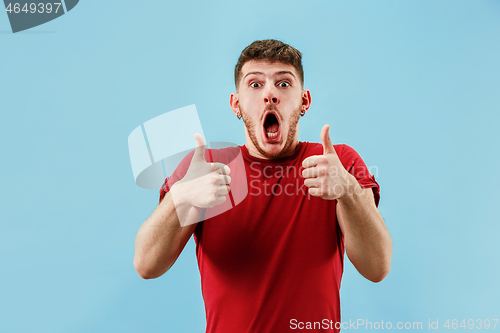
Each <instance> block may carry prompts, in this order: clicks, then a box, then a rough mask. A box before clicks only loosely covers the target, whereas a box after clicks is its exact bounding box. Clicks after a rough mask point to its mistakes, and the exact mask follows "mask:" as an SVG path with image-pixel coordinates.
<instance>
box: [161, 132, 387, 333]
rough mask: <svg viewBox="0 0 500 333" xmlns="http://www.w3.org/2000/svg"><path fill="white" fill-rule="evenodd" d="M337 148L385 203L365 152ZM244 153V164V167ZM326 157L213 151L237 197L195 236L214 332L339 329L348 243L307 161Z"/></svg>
mask: <svg viewBox="0 0 500 333" xmlns="http://www.w3.org/2000/svg"><path fill="white" fill-rule="evenodd" d="M334 148H335V151H336V152H337V154H338V156H339V159H340V161H341V162H342V165H343V166H344V168H345V169H346V170H347V171H348V172H350V173H351V174H352V175H354V176H355V177H356V178H357V180H358V182H359V183H360V185H361V186H362V187H363V188H370V187H371V188H373V192H374V194H375V202H376V204H377V205H378V201H379V198H380V196H379V185H378V184H377V182H376V181H375V178H374V177H373V176H371V175H370V173H369V171H368V169H367V167H366V165H365V163H364V162H363V160H362V159H361V157H360V156H359V155H358V153H356V151H355V150H354V149H352V148H351V147H349V146H347V145H334ZM240 152H241V155H240V156H242V157H243V158H242V159H241V158H240V161H243V163H237V162H236V161H237V160H238V159H237V158H235V156H237V155H239V154H240ZM322 154H323V146H322V145H321V144H319V143H308V142H299V144H298V146H297V149H296V150H295V152H294V154H293V155H292V156H290V157H286V158H282V159H277V160H263V159H258V158H255V157H252V156H250V154H249V153H248V150H247V149H246V147H245V146H239V147H234V148H226V149H221V150H211V151H209V150H207V151H206V154H205V156H206V160H207V161H215V162H222V163H225V164H228V165H229V167H230V168H231V173H230V175H231V179H232V181H231V184H230V185H231V192H230V194H231V193H233V194H234V193H236V195H235V197H230V198H229V199H230V200H226V202H225V203H224V204H222V205H219V206H216V207H214V208H210V209H206V210H205V209H203V210H200V211H201V212H202V213H203V214H205V215H204V217H205V220H204V221H203V222H200V223H198V225H197V227H196V229H195V232H194V240H195V242H196V255H197V259H198V267H199V270H200V275H201V287H202V293H203V299H204V301H205V310H206V316H207V330H206V332H208V333H226V332H227V333H234V332H238V333H244V332H258V333H266V332H269V333H275V332H289V331H291V332H293V331H296V329H299V328H309V327H311V328H313V329H307V331H308V332H316V331H318V332H338V331H339V330H338V329H335V323H336V322H340V297H339V289H340V282H341V278H342V272H343V259H344V241H343V236H342V233H341V230H340V227H339V224H338V222H337V219H336V214H335V208H336V203H337V201H336V200H333V201H330V200H324V199H321V198H318V197H313V196H311V195H309V194H308V191H307V187H306V186H305V185H304V178H302V170H303V168H302V166H301V165H302V161H303V160H304V159H305V158H307V157H309V156H312V155H322ZM191 158H192V153H190V154H189V155H188V156H186V158H184V160H183V161H182V162H181V163H180V165H179V166H178V168H177V169H176V170H175V171H174V173H173V174H172V176H171V177H169V178H167V180H166V181H165V184H164V185H163V187H162V189H161V190H160V200H161V198H163V196H164V195H165V193H166V192H167V191H168V190H169V188H170V187H171V186H172V185H173V184H174V183H175V182H176V181H177V180H179V179H181V178H182V177H184V175H185V173H186V171H187V168H188V167H189V163H190V161H191ZM242 165H244V167H243V166H242ZM235 179H236V181H235ZM242 180H243V181H242ZM245 186H246V189H244V190H241V189H242V188H244V187H245ZM235 187H236V188H239V189H240V191H238V190H237V189H236V191H235ZM238 193H240V195H238ZM241 193H243V194H246V195H241ZM238 196H239V197H238ZM231 207H232V208H231ZM210 210H212V212H211V211H210ZM207 216H208V218H207ZM210 216H211V217H210ZM307 325H309V326H307ZM337 327H338V324H337ZM314 328H315V329H314Z"/></svg>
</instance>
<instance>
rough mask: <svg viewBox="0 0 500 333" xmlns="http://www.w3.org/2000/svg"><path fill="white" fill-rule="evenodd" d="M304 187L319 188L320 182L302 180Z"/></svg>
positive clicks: (312, 179) (314, 179)
mask: <svg viewBox="0 0 500 333" xmlns="http://www.w3.org/2000/svg"><path fill="white" fill-rule="evenodd" d="M304 185H305V186H306V187H320V186H321V181H319V180H318V179H317V178H307V179H305V180H304Z"/></svg>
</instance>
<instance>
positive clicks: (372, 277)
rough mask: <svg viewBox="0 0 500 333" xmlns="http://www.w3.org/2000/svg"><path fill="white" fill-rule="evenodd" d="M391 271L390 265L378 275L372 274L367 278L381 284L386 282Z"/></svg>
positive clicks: (379, 271)
mask: <svg viewBox="0 0 500 333" xmlns="http://www.w3.org/2000/svg"><path fill="white" fill-rule="evenodd" d="M390 271H391V264H388V265H387V266H386V267H384V268H383V269H379V270H378V271H377V272H376V274H372V275H370V276H367V277H366V278H367V279H368V280H370V281H371V282H373V283H379V282H381V281H382V280H384V279H385V278H386V277H387V275H389V272H390Z"/></svg>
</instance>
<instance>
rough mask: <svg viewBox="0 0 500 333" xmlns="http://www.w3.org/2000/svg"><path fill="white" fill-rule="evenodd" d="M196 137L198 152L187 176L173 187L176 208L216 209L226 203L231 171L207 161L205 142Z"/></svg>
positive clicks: (226, 167) (224, 166) (196, 135)
mask: <svg viewBox="0 0 500 333" xmlns="http://www.w3.org/2000/svg"><path fill="white" fill-rule="evenodd" d="M194 137H195V139H196V150H195V152H194V155H193V158H192V159H191V164H190V165H189V169H188V170H187V172H186V175H185V176H184V178H182V179H181V180H179V181H178V182H177V183H175V185H174V186H172V190H174V191H173V192H174V193H173V194H172V195H173V199H174V202H175V204H176V206H177V205H178V204H186V203H187V204H189V205H190V206H195V207H199V208H210V207H214V206H216V205H220V204H222V203H223V202H224V201H226V194H228V193H229V191H230V188H229V183H230V182H231V177H229V172H230V169H229V167H228V166H227V165H225V164H222V163H208V162H207V161H205V140H204V139H203V137H202V136H201V135H200V134H198V133H196V134H195V135H194ZM174 188H175V189H174Z"/></svg>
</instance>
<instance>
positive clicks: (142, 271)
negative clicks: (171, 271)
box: [134, 259, 161, 280]
mask: <svg viewBox="0 0 500 333" xmlns="http://www.w3.org/2000/svg"><path fill="white" fill-rule="evenodd" d="M134 268H135V271H136V272H137V274H139V276H140V277H141V278H143V279H144V280H150V279H156V278H157V277H159V276H161V274H160V275H157V274H154V272H153V271H152V270H151V269H149V268H148V267H146V266H145V265H144V264H141V263H140V262H139V260H136V259H134Z"/></svg>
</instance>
